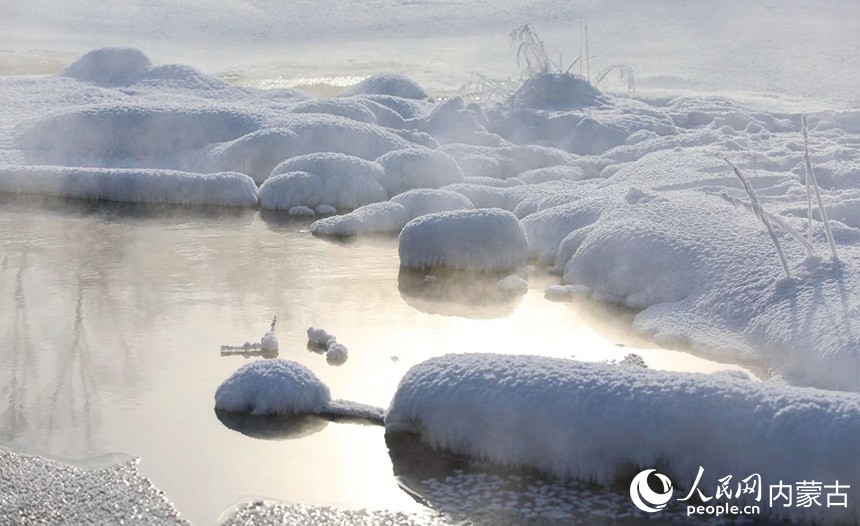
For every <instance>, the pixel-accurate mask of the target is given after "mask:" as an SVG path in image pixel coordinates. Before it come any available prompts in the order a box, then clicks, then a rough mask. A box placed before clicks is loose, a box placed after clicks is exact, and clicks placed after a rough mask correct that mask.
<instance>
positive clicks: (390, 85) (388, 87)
mask: <svg viewBox="0 0 860 526" xmlns="http://www.w3.org/2000/svg"><path fill="white" fill-rule="evenodd" d="M353 95H391V96H394V97H400V98H403V99H427V98H430V95H429V94H428V93H427V92H426V91H425V90H424V88H422V87H421V85H420V84H418V83H417V82H415V81H414V80H412V79H410V78H409V77H407V76H406V75H398V74H395V73H378V74H375V75H371V76H369V77H367V78H366V79H364V80H362V81H361V82H359V83H358V84H356V85H355V86H350V87H348V88H346V89H344V90H343V91H341V92H340V96H341V97H350V96H353Z"/></svg>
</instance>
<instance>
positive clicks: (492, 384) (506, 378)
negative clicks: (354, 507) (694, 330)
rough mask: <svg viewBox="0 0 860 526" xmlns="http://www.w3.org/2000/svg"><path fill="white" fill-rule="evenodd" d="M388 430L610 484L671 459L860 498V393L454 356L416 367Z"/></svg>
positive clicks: (674, 475)
mask: <svg viewBox="0 0 860 526" xmlns="http://www.w3.org/2000/svg"><path fill="white" fill-rule="evenodd" d="M385 427H386V432H402V431H406V432H414V433H418V434H420V435H421V437H422V439H423V440H425V441H426V442H427V443H429V444H430V445H431V446H433V447H435V448H444V449H447V450H450V451H453V452H456V453H460V454H465V455H468V456H471V457H476V458H482V459H487V460H490V461H493V462H495V463H500V464H504V465H510V466H522V467H530V468H536V469H539V470H541V471H544V472H546V473H551V474H553V475H556V476H559V477H563V478H576V479H580V480H584V481H592V482H597V483H600V484H611V483H613V482H614V481H615V480H616V478H617V477H620V476H622V475H623V474H624V473H626V471H625V470H627V469H629V468H630V467H631V466H633V467H635V468H637V469H646V468H652V467H660V468H661V470H663V472H664V473H665V474H666V475H668V476H669V477H670V478H671V479H672V480H673V481H674V482H675V484H676V486H679V487H680V488H683V489H689V485H691V484H692V483H693V480H694V479H695V476H696V473H697V470H698V467H699V466H700V465H703V464H704V465H705V466H706V470H707V473H709V474H710V475H711V476H714V477H722V476H724V475H727V474H735V476H743V477H745V476H746V475H748V474H751V473H759V474H760V475H761V476H762V481H763V483H764V484H765V485H767V484H776V483H778V482H779V481H780V480H783V481H787V480H788V481H801V480H816V481H828V482H826V483H827V484H832V483H833V482H834V481H836V480H839V481H840V484H843V483H844V484H849V485H851V489H850V490H848V493H849V497H848V499H849V502H851V501H852V499H857V498H860V491H858V490H860V456H858V455H857V454H856V448H857V437H858V436H860V396H858V395H856V394H847V393H836V392H827V391H818V390H813V389H799V388H793V387H786V386H780V385H775V384H771V383H766V382H756V381H751V380H743V379H736V378H730V377H727V376H719V375H703V374H694V373H669V372H661V371H653V370H647V369H640V368H635V367H618V366H614V365H609V364H594V363H582V362H576V361H573V360H565V359H558V358H544V357H536V356H511V355H495V354H461V355H453V354H452V355H445V356H442V357H437V358H432V359H430V360H428V361H426V362H423V363H421V364H419V365H417V366H415V367H413V368H412V369H410V370H409V372H408V373H407V374H406V376H404V378H403V379H402V380H401V382H400V385H399V386H398V388H397V392H396V394H395V395H394V399H393V400H392V403H391V406H390V408H389V409H388V412H387V413H386V415H385ZM535 430H539V432H535ZM715 483H716V482H715V479H714V484H715ZM765 487H767V486H765ZM710 491H711V492H713V489H711V490H710ZM684 494H686V493H685V492H684V493H682V496H683V495H684ZM766 498H767V497H766V496H765V499H766ZM762 509H763V510H765V511H766V512H767V511H768V510H766V509H765V507H763V508H762ZM770 511H772V512H773V513H775V514H777V515H778V516H782V515H785V516H788V517H790V518H795V519H797V518H802V519H804V520H806V521H810V520H817V521H819V522H821V521H826V522H827V523H832V522H835V521H839V520H844V521H852V522H856V521H857V520H860V513H858V508H857V507H852V506H850V505H849V507H848V508H833V507H830V508H825V507H812V508H797V507H794V508H784V509H783V508H781V507H774V508H773V509H771V510H770Z"/></svg>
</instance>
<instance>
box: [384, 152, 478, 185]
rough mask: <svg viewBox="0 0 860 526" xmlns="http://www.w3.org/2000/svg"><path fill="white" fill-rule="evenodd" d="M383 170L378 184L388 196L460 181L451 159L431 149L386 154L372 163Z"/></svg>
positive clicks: (457, 170)
mask: <svg viewBox="0 0 860 526" xmlns="http://www.w3.org/2000/svg"><path fill="white" fill-rule="evenodd" d="M376 162H378V163H379V164H380V165H382V168H383V169H384V170H385V175H384V177H383V178H382V181H381V182H382V185H383V186H384V187H385V190H386V191H387V192H388V194H389V195H396V194H399V193H401V192H403V191H406V190H410V189H413V188H439V187H441V186H445V185H448V184H453V183H459V182H462V181H463V172H462V170H460V166H459V165H457V162H456V161H454V159H453V158H452V157H451V156H449V155H447V154H445V153H444V152H439V151H435V150H428V149H425V148H410V149H408V150H395V151H392V152H388V153H387V154H385V155H383V156H381V157H380V158H379V159H377V160H376Z"/></svg>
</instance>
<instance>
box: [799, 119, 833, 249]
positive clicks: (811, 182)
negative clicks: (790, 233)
mask: <svg viewBox="0 0 860 526" xmlns="http://www.w3.org/2000/svg"><path fill="white" fill-rule="evenodd" d="M800 122H801V133H802V134H803V163H804V165H805V166H806V200H807V206H808V211H809V237H810V241H811V240H812V197H811V195H810V191H809V190H810V188H811V189H812V191H813V192H814V193H815V199H816V200H817V201H818V211H819V213H820V214H821V221H822V222H823V223H824V233H825V234H826V235H827V242H828V243H829V244H830V252H831V253H832V254H833V259H834V260H835V261H839V255H838V254H837V253H836V242H835V241H834V240H833V232H832V231H831V230H830V220H829V219H828V217H827V209H825V208H824V201H823V200H822V199H821V191H820V190H819V188H818V180H817V179H816V177H815V171H814V170H813V169H812V162H811V161H810V160H809V119H807V118H806V115H804V116H803V117H801V120H800Z"/></svg>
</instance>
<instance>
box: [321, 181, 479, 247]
mask: <svg viewBox="0 0 860 526" xmlns="http://www.w3.org/2000/svg"><path fill="white" fill-rule="evenodd" d="M473 208H474V206H473V205H472V202H471V201H469V199H468V198H466V197H465V196H463V195H462V194H460V193H457V192H451V191H447V190H436V189H432V188H419V189H416V190H409V191H407V192H403V193H402V194H398V195H396V196H394V197H392V198H391V199H390V200H389V201H386V202H382V203H372V204H369V205H365V206H362V207H360V208H356V209H355V210H353V211H352V212H350V213H348V214H343V215H339V216H335V217H329V218H325V219H321V220H319V221H316V222H314V223H313V224H312V225H311V232H312V233H313V234H315V235H321V236H354V235H358V234H369V233H382V232H399V231H400V230H401V229H402V228H403V227H404V226H405V225H406V223H408V222H409V221H410V220H412V219H414V218H416V217H419V216H422V215H425V214H430V213H434V212H445V211H450V210H471V209H473Z"/></svg>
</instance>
